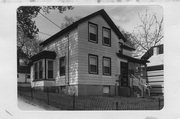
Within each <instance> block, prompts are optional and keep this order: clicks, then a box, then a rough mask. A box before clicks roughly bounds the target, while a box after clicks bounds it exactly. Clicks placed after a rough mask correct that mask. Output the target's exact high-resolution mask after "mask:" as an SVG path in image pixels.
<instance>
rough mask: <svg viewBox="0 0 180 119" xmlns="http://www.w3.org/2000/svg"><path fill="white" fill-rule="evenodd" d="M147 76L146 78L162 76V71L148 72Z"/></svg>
mask: <svg viewBox="0 0 180 119" xmlns="http://www.w3.org/2000/svg"><path fill="white" fill-rule="evenodd" d="M147 75H148V76H154V75H164V70H156V71H148V72H147Z"/></svg>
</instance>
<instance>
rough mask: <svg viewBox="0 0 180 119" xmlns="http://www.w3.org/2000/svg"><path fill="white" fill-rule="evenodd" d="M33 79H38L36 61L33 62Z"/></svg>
mask: <svg viewBox="0 0 180 119" xmlns="http://www.w3.org/2000/svg"><path fill="white" fill-rule="evenodd" d="M34 79H35V80H36V79H38V63H35V64H34Z"/></svg>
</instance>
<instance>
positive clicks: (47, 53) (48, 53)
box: [30, 50, 56, 63]
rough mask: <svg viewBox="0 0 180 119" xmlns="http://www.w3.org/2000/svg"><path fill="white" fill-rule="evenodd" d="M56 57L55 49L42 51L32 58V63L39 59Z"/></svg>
mask: <svg viewBox="0 0 180 119" xmlns="http://www.w3.org/2000/svg"><path fill="white" fill-rule="evenodd" d="M55 58H56V52H54V51H46V50H45V51H42V52H40V53H38V54H36V55H34V56H32V57H31V58H30V61H31V63H32V62H35V61H38V60H40V59H55Z"/></svg>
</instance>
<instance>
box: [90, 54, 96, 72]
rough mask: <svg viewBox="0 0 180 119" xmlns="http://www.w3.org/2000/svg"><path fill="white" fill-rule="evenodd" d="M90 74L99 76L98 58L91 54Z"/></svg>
mask: <svg viewBox="0 0 180 119" xmlns="http://www.w3.org/2000/svg"><path fill="white" fill-rule="evenodd" d="M89 73H90V74H98V56H97V55H91V54H89Z"/></svg>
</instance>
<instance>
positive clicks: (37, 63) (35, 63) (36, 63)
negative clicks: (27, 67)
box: [34, 61, 39, 80]
mask: <svg viewBox="0 0 180 119" xmlns="http://www.w3.org/2000/svg"><path fill="white" fill-rule="evenodd" d="M35 65H37V69H36V68H35ZM35 69H36V70H37V78H36V72H35ZM34 80H39V62H38V61H36V62H34Z"/></svg>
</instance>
